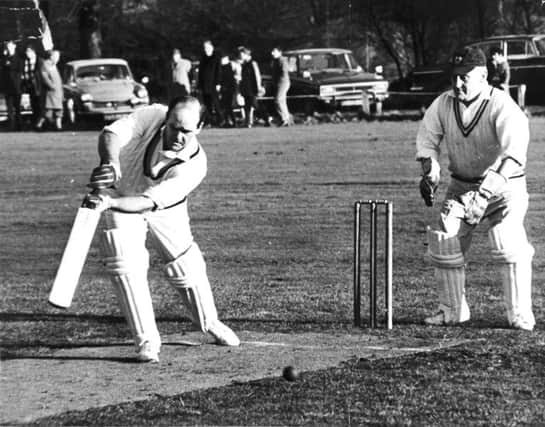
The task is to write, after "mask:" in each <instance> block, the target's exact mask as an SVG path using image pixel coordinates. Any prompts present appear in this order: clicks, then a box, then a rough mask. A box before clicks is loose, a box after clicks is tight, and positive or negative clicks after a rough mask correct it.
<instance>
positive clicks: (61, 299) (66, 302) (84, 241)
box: [49, 207, 100, 308]
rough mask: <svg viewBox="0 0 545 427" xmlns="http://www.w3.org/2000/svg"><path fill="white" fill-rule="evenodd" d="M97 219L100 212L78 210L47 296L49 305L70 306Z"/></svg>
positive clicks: (86, 209) (84, 208)
mask: <svg viewBox="0 0 545 427" xmlns="http://www.w3.org/2000/svg"><path fill="white" fill-rule="evenodd" d="M99 219H100V212H99V211H97V210H95V209H90V208H87V207H81V208H79V209H78V212H77V214H76V218H75V219H74V224H73V225H72V230H71V231H70V235H69V237H68V242H67V243H66V247H65V248H64V252H63V255H62V258H61V262H60V264H59V268H58V270H57V274H56V276H55V281H54V282H53V286H52V287H51V292H50V294H49V303H50V304H52V305H54V306H55V307H58V308H68V307H70V304H72V298H73V297H74V293H75V292H76V287H77V286H78V282H79V277H80V275H81V271H82V269H83V265H84V264H85V259H86V258H87V253H88V252H89V248H90V246H91V242H92V240H93V236H94V235H95V230H96V228H97V225H98V221H99Z"/></svg>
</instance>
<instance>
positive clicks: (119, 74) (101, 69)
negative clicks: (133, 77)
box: [76, 64, 130, 80]
mask: <svg viewBox="0 0 545 427" xmlns="http://www.w3.org/2000/svg"><path fill="white" fill-rule="evenodd" d="M86 79H89V80H119V79H122V80H127V79H130V72H129V70H128V68H127V67H126V66H125V65H122V64H99V65H85V66H82V67H79V68H78V69H77V70H76V80H86Z"/></svg>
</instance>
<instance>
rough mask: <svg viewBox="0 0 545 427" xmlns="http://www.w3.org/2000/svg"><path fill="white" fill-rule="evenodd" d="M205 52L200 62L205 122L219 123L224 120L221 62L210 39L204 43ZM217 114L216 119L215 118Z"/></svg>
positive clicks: (199, 82) (199, 84) (200, 85)
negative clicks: (220, 95)
mask: <svg viewBox="0 0 545 427" xmlns="http://www.w3.org/2000/svg"><path fill="white" fill-rule="evenodd" d="M203 49H204V53H203V55H202V57H201V61H200V64H199V79H198V87H199V90H200V91H201V95H202V100H203V103H204V107H205V109H206V111H205V117H204V120H205V123H210V124H213V123H215V124H217V123H222V122H223V115H222V112H221V107H220V102H219V91H220V89H221V84H220V82H221V62H220V58H219V57H218V55H217V54H216V52H215V51H214V45H213V44H212V42H211V41H210V40H206V41H205V42H204V43H203ZM214 116H216V119H214Z"/></svg>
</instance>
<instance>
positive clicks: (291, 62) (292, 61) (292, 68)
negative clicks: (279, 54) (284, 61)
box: [288, 56, 297, 73]
mask: <svg viewBox="0 0 545 427" xmlns="http://www.w3.org/2000/svg"><path fill="white" fill-rule="evenodd" d="M288 71H289V72H290V73H295V72H296V71H297V57H296V56H288Z"/></svg>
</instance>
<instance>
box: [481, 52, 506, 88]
mask: <svg viewBox="0 0 545 427" xmlns="http://www.w3.org/2000/svg"><path fill="white" fill-rule="evenodd" d="M487 68H488V79H487V80H488V83H489V84H490V86H492V87H497V88H498V89H502V90H504V91H506V92H507V93H509V80H510V79H511V70H510V69H509V63H508V62H507V58H506V57H505V56H504V54H503V50H502V49H501V48H499V47H493V48H492V49H490V54H489V59H488V63H487Z"/></svg>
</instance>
